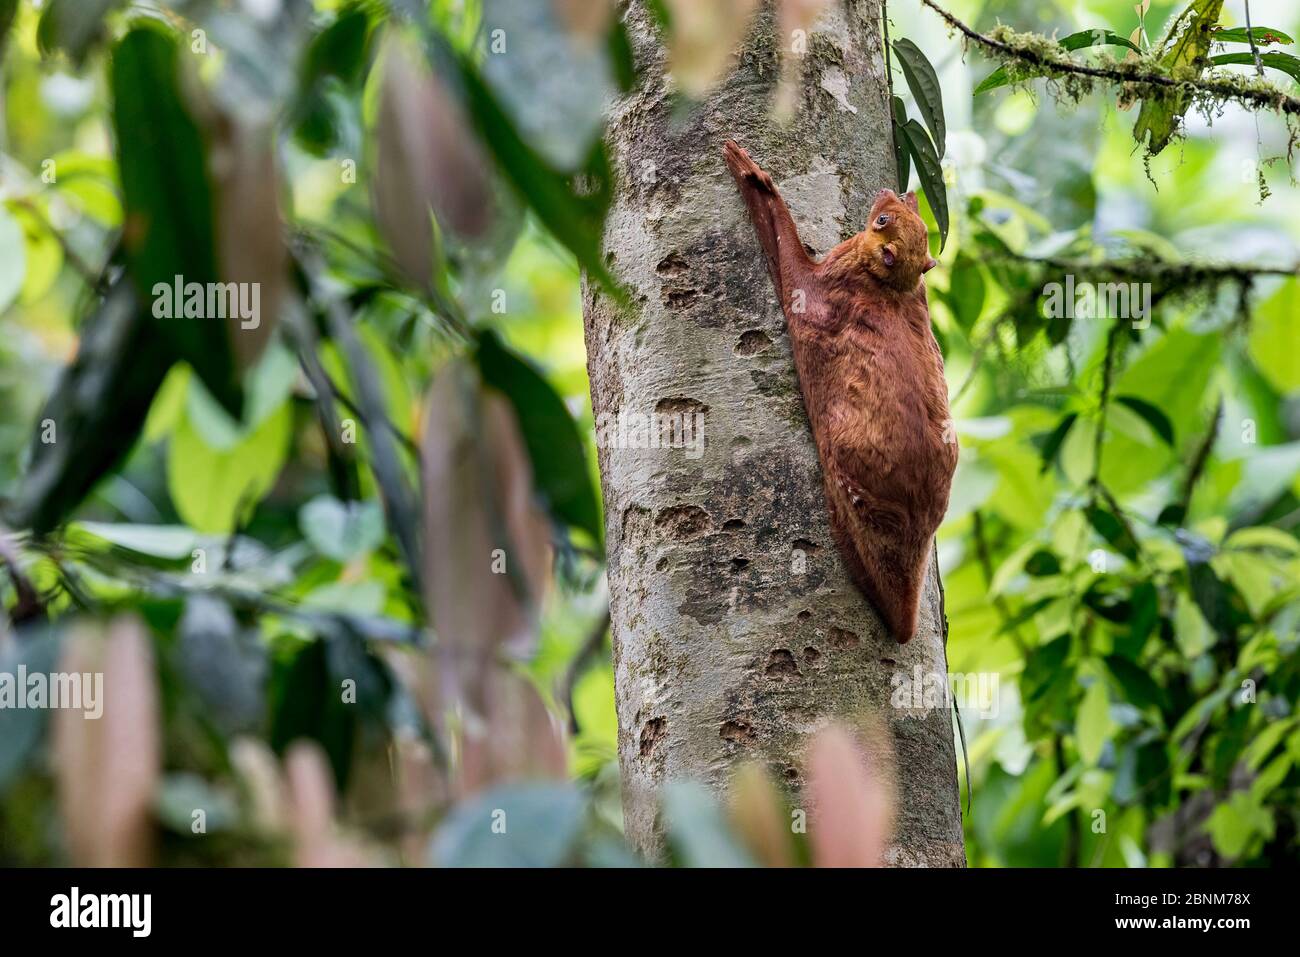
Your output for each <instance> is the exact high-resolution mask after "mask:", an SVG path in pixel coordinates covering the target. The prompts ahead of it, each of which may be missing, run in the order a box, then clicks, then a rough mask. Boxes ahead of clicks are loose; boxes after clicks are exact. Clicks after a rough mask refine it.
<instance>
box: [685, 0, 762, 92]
mask: <svg viewBox="0 0 1300 957" xmlns="http://www.w3.org/2000/svg"><path fill="white" fill-rule="evenodd" d="M666 2H667V5H668V12H669V15H670V16H671V19H672V36H670V37H669V38H668V68H669V71H670V72H671V73H672V75H673V78H674V79H675V80H676V81H677V86H678V88H679V89H681V91H682V92H683V93H685V94H687V95H688V96H691V97H694V98H696V99H698V98H699V97H701V96H703V95H704V94H705V93H707V92H708V90H709V88H710V87H712V86H713V84H714V83H716V82H717V81H718V80H719V79H721V77H722V75H723V74H724V73H726V72H727V70H728V68H729V67H730V66H731V63H732V61H733V60H734V58H735V54H736V46H737V45H738V44H739V43H740V40H741V38H742V37H744V35H745V30H746V29H747V28H748V26H749V18H750V14H752V13H753V12H754V8H755V6H756V0H666Z"/></svg>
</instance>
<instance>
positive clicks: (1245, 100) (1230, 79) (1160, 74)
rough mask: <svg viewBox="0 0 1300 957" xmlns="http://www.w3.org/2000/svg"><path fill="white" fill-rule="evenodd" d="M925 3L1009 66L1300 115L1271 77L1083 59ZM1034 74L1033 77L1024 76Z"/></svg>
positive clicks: (930, 0)
mask: <svg viewBox="0 0 1300 957" xmlns="http://www.w3.org/2000/svg"><path fill="white" fill-rule="evenodd" d="M921 2H922V3H923V4H924V5H925V6H927V7H929V8H930V9H931V10H933V11H934V12H935V13H937V14H938V15H939V16H940V17H942V18H943V20H944V21H945V22H946V23H947V24H948V25H949V26H950V27H952V28H953V29H954V30H957V31H958V32H960V33H961V34H962V35H963V36H964V37H966V39H967V40H968V41H969V42H971V43H975V44H976V45H978V46H980V47H982V48H984V49H985V50H986V51H989V52H990V54H991V55H992V56H993V57H994V58H995V59H998V60H1001V61H1002V62H1003V63H1004V64H1005V65H1006V66H1007V67H1008V68H1009V69H1014V68H1015V67H1017V66H1018V67H1021V68H1022V69H1027V71H1028V72H1030V73H1032V74H1033V75H1040V74H1044V73H1045V74H1048V75H1055V76H1077V77H1084V78H1086V79H1088V80H1090V81H1091V80H1102V81H1105V82H1108V83H1116V84H1121V85H1125V86H1128V87H1130V88H1138V89H1141V88H1147V89H1149V90H1153V91H1163V92H1167V93H1192V94H1198V95H1199V97H1200V98H1201V99H1202V100H1207V99H1208V100H1217V101H1221V102H1227V101H1230V100H1235V101H1237V102H1238V103H1241V104H1242V105H1244V106H1249V107H1255V108H1258V109H1268V110H1274V111H1276V112H1278V113H1282V114H1285V115H1288V116H1300V99H1298V98H1296V97H1294V96H1291V95H1290V94H1288V93H1286V92H1285V91H1283V90H1280V89H1278V88H1277V87H1276V86H1273V85H1272V84H1271V83H1269V82H1268V81H1266V80H1261V79H1258V78H1253V77H1241V76H1235V75H1227V74H1219V75H1216V76H1211V77H1205V76H1201V75H1199V74H1197V73H1196V72H1195V71H1191V70H1187V71H1175V72H1166V71H1164V70H1161V69H1159V68H1154V67H1153V66H1152V65H1151V63H1150V62H1149V61H1145V62H1144V61H1141V60H1139V61H1120V60H1113V59H1108V60H1105V61H1103V62H1101V63H1098V64H1088V63H1080V62H1078V61H1076V60H1074V59H1071V58H1070V57H1069V56H1068V54H1066V53H1065V52H1064V51H1062V50H1061V48H1060V47H1059V46H1058V45H1057V44H1056V43H1055V42H1053V41H1052V40H1050V39H1049V38H1047V37H1044V36H1042V35H1041V34H1037V33H1018V32H1016V31H1015V30H1012V29H1010V28H1009V27H1003V26H999V27H997V28H996V29H995V30H994V31H993V33H992V34H985V33H980V32H979V31H978V30H975V29H974V28H973V27H970V26H968V25H967V24H965V23H963V22H962V21H961V20H959V19H957V17H955V16H953V15H952V14H951V13H949V12H948V11H947V10H945V9H944V8H943V7H941V6H939V4H938V3H936V2H935V0H921ZM1023 78H1024V79H1030V77H1029V76H1026V77H1023Z"/></svg>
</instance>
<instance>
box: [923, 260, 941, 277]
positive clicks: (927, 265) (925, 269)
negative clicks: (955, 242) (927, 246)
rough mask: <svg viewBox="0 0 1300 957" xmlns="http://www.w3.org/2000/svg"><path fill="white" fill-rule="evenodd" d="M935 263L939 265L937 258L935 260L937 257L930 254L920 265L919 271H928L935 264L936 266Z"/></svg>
mask: <svg viewBox="0 0 1300 957" xmlns="http://www.w3.org/2000/svg"><path fill="white" fill-rule="evenodd" d="M937 265H939V260H937V259H935V258H934V257H933V256H931V257H930V258H929V259H928V260H926V263H925V265H924V266H922V267H921V272H923V273H926V272H929V271H930V270H931V269H933V268H934V267H935V266H937Z"/></svg>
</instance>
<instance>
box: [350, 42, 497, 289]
mask: <svg viewBox="0 0 1300 957" xmlns="http://www.w3.org/2000/svg"><path fill="white" fill-rule="evenodd" d="M383 71H384V72H383V87H382V89H381V90H380V98H379V115H378V120H377V124H376V130H375V137H376V142H377V144H378V147H377V155H376V175H375V178H374V203H375V215H376V218H377V220H378V222H379V229H380V231H381V232H382V234H383V236H384V239H385V240H386V241H387V242H388V245H389V247H390V248H391V249H392V250H393V255H394V257H395V258H396V259H397V263H398V265H399V266H401V267H402V270H403V271H404V272H406V273H407V275H408V276H410V277H411V278H412V279H413V280H415V281H416V282H418V283H420V284H421V285H424V286H426V287H427V286H429V285H430V284H431V283H432V281H433V276H432V269H433V250H434V247H433V242H434V235H433V227H432V224H431V223H430V221H429V210H430V209H433V210H434V211H435V212H436V213H437V214H438V219H439V222H440V223H443V224H445V225H447V226H449V227H450V228H451V229H453V230H455V231H456V232H457V233H458V234H459V235H461V236H463V237H466V238H470V237H476V236H481V235H482V234H483V233H484V232H485V231H486V230H487V227H488V225H489V223H490V219H491V210H492V206H493V200H492V192H491V186H490V184H489V181H488V168H489V167H488V161H487V159H486V157H485V156H484V155H483V152H482V150H481V149H480V148H479V145H478V141H477V140H476V139H475V138H474V135H473V134H472V133H471V132H470V129H469V125H468V124H467V123H466V121H465V116H464V113H463V111H462V110H461V107H460V104H459V103H457V102H456V100H455V98H454V97H453V96H452V95H451V93H450V92H448V90H447V88H446V87H445V86H444V84H443V83H442V81H441V80H440V79H439V78H438V77H437V76H436V75H434V74H433V73H432V72H431V71H430V70H429V67H428V65H427V63H426V62H425V61H424V58H423V57H422V56H421V55H420V52H419V50H418V48H414V47H413V45H412V44H411V43H409V42H408V41H406V40H403V39H392V40H390V41H389V42H388V44H387V45H386V47H385V50H384V55H383Z"/></svg>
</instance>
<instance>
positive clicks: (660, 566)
mask: <svg viewBox="0 0 1300 957" xmlns="http://www.w3.org/2000/svg"><path fill="white" fill-rule="evenodd" d="M667 567H668V559H666V558H661V559H659V561H657V562H655V571H657V572H661V571H663V570H664V569H666V568H667Z"/></svg>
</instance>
